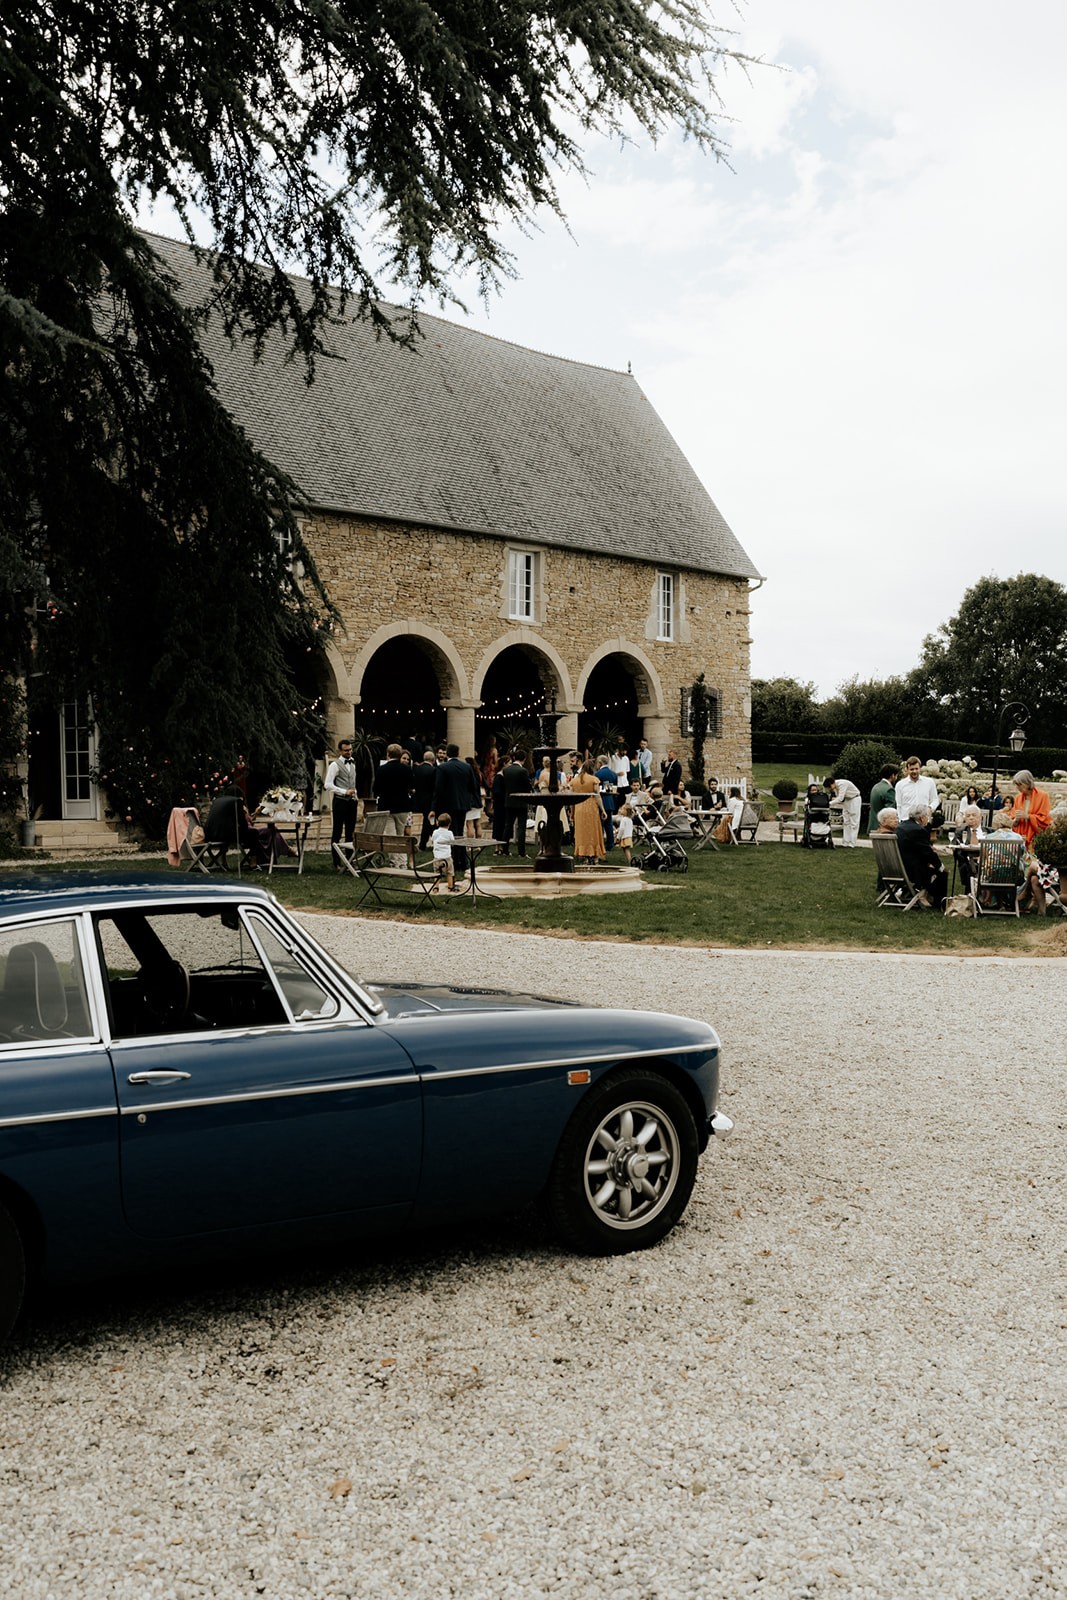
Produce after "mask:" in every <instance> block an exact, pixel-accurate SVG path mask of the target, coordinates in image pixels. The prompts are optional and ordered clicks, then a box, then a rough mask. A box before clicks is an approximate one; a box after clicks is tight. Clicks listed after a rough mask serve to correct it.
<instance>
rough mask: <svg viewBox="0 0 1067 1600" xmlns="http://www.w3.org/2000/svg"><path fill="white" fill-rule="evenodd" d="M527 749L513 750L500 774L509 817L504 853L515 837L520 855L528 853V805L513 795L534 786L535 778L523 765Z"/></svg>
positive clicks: (527, 792) (525, 792)
mask: <svg viewBox="0 0 1067 1600" xmlns="http://www.w3.org/2000/svg"><path fill="white" fill-rule="evenodd" d="M525 754H526V752H525V750H513V751H512V752H511V760H510V761H509V762H508V764H507V766H506V767H505V768H504V770H503V772H501V774H500V789H501V794H502V796H503V801H504V807H505V812H506V815H507V817H508V819H509V820H508V830H507V832H506V833H505V835H504V841H505V842H504V848H503V852H502V853H503V854H504V855H507V853H508V850H509V848H510V845H511V840H512V839H513V838H514V840H515V843H516V845H517V846H518V853H519V855H520V856H524V855H525V854H526V807H525V806H524V805H519V804H516V803H515V802H514V801H513V799H512V796H513V795H517V794H529V793H530V791H531V789H532V788H533V779H532V778H531V776H530V774H529V772H528V771H527V769H526V767H525V766H524V765H523V757H524V756H525Z"/></svg>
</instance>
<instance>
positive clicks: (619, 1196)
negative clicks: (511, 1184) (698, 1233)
mask: <svg viewBox="0 0 1067 1600" xmlns="http://www.w3.org/2000/svg"><path fill="white" fill-rule="evenodd" d="M698 1157H699V1141H698V1137H697V1128H696V1122H695V1121H694V1118H693V1113H692V1111H691V1110H690V1108H689V1105H688V1103H687V1102H686V1100H685V1097H684V1096H683V1095H682V1093H681V1092H680V1090H678V1089H676V1088H675V1086H674V1085H673V1084H672V1083H670V1082H669V1081H668V1079H666V1078H664V1077H662V1076H661V1075H660V1074H659V1073H658V1072H649V1071H645V1070H643V1069H640V1068H628V1069H626V1070H624V1071H622V1072H617V1073H614V1074H613V1075H612V1076H611V1077H610V1078H606V1079H604V1080H603V1081H602V1082H601V1083H598V1084H597V1085H596V1087H595V1088H594V1089H591V1090H590V1092H589V1093H588V1094H587V1095H586V1097H585V1099H584V1100H583V1101H582V1103H581V1105H580V1106H578V1108H577V1110H576V1111H575V1113H574V1115H573V1116H572V1117H571V1120H570V1122H569V1123H568V1124H567V1128H566V1131H565V1132H564V1135H563V1138H562V1139H561V1140H560V1144H559V1149H558V1150H557V1152H556V1159H555V1161H554V1163H553V1167H552V1176H551V1178H550V1179H549V1184H548V1202H549V1209H550V1213H551V1217H552V1222H553V1224H554V1226H555V1228H556V1231H557V1232H558V1233H559V1234H560V1235H561V1236H562V1238H563V1239H565V1240H566V1242H567V1243H568V1244H570V1245H572V1246H574V1247H575V1248H576V1249H578V1250H581V1251H583V1252H584V1253H585V1254H587V1255H622V1254H624V1253H625V1252H626V1251H629V1250H644V1249H647V1247H648V1246H649V1245H653V1244H656V1243H658V1241H659V1240H660V1239H662V1238H664V1237H665V1236H666V1235H667V1234H668V1233H670V1231H671V1229H672V1228H673V1227H674V1225H675V1223H676V1222H677V1221H678V1219H679V1217H680V1216H681V1215H682V1213H683V1212H684V1210H685V1208H686V1206H687V1205H688V1204H689V1197H690V1195H691V1194H692V1192H693V1184H694V1182H695V1181H696V1173H697V1160H698Z"/></svg>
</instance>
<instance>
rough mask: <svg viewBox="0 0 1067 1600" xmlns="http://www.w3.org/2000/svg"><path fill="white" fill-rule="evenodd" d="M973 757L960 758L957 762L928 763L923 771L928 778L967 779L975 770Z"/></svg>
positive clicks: (975, 762) (975, 763)
mask: <svg viewBox="0 0 1067 1600" xmlns="http://www.w3.org/2000/svg"><path fill="white" fill-rule="evenodd" d="M977 767H978V763H977V761H976V760H975V759H974V757H973V756H961V757H960V759H959V760H958V761H928V762H927V763H926V765H925V766H924V767H923V771H924V772H925V773H926V775H927V777H930V778H967V779H970V777H971V775H972V773H974V772H975V771H976V770H977Z"/></svg>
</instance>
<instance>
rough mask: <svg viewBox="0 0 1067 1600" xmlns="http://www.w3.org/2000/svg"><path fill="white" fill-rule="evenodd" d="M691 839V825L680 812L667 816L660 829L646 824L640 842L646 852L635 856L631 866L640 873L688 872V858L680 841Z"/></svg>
mask: <svg viewBox="0 0 1067 1600" xmlns="http://www.w3.org/2000/svg"><path fill="white" fill-rule="evenodd" d="M692 837H693V828H692V824H691V823H690V821H689V818H688V817H687V816H685V815H684V814H683V813H682V812H675V813H674V814H673V815H672V816H669V817H668V818H667V820H666V822H665V823H664V824H663V826H662V827H660V828H650V827H648V826H647V824H646V825H645V828H644V830H643V833H642V838H641V842H642V844H645V845H647V846H648V850H647V852H646V853H645V854H644V855H641V856H635V857H634V860H633V865H634V866H635V867H638V868H640V870H641V871H642V872H688V871H689V857H688V856H687V855H686V853H685V846H684V845H683V844H682V842H681V841H682V840H683V839H691V838H692Z"/></svg>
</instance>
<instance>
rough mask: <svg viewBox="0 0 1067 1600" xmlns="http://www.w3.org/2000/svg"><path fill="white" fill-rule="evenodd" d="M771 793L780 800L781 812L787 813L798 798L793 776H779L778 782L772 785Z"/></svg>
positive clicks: (779, 807) (779, 808)
mask: <svg viewBox="0 0 1067 1600" xmlns="http://www.w3.org/2000/svg"><path fill="white" fill-rule="evenodd" d="M771 793H772V794H773V796H774V798H775V799H776V800H777V802H778V810H779V811H780V812H782V813H783V814H786V813H788V812H790V811H792V809H793V806H794V805H795V804H796V798H797V786H796V784H795V783H794V782H793V780H792V778H779V779H778V781H777V783H773V784H772V785H771Z"/></svg>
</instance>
